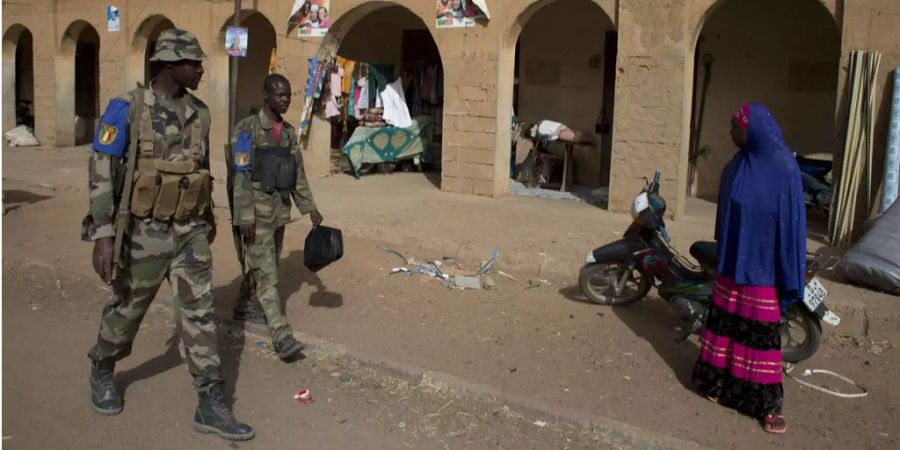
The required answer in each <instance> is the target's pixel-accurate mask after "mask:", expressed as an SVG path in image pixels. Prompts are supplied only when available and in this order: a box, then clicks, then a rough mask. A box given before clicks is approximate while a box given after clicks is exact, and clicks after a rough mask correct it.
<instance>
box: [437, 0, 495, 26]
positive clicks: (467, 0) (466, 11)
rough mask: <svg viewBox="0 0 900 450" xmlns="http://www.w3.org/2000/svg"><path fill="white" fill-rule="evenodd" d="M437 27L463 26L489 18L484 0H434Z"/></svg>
mask: <svg viewBox="0 0 900 450" xmlns="http://www.w3.org/2000/svg"><path fill="white" fill-rule="evenodd" d="M436 1H437V27H438V28H465V27H471V26H473V25H475V21H476V20H483V19H489V18H490V16H489V15H488V12H487V3H486V2H485V1H484V0H436Z"/></svg>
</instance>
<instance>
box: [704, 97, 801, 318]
mask: <svg viewBox="0 0 900 450" xmlns="http://www.w3.org/2000/svg"><path fill="white" fill-rule="evenodd" d="M741 112H742V113H743V115H742V117H743V118H744V120H745V123H746V127H747V128H746V129H747V143H746V145H744V147H743V148H741V149H740V150H739V151H738V152H737V154H735V155H734V158H732V160H731V162H729V163H728V165H726V166H725V169H724V170H723V171H722V179H721V183H720V185H719V205H718V210H717V213H716V241H717V242H718V254H719V267H718V272H719V274H721V275H727V276H730V277H732V278H734V282H735V283H736V284H738V285H750V286H774V287H775V288H777V290H778V294H779V298H780V299H781V308H782V310H784V309H786V308H787V306H788V305H790V304H791V303H793V302H795V301H797V300H800V299H802V298H803V291H804V287H805V286H806V206H805V204H804V200H803V185H802V183H801V181H800V168H799V167H798V165H797V160H796V159H795V158H794V155H793V154H792V153H791V151H790V150H789V149H788V146H787V145H786V144H785V142H784V137H783V136H782V134H781V129H780V128H779V127H778V123H776V122H775V119H774V118H773V117H772V114H771V113H770V112H769V110H768V109H766V107H765V106H762V105H759V104H752V105H749V107H744V108H742V110H741ZM739 113H740V112H739Z"/></svg>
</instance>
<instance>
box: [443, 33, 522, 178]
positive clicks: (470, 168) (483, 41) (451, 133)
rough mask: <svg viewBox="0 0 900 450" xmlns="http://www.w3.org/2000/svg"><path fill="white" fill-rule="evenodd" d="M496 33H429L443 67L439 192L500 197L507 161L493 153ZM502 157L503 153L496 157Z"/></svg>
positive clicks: (495, 143) (496, 61) (495, 122)
mask: <svg viewBox="0 0 900 450" xmlns="http://www.w3.org/2000/svg"><path fill="white" fill-rule="evenodd" d="M497 33H498V28H497V27H495V28H491V27H490V26H487V27H485V26H483V25H481V24H479V25H476V26H475V27H473V28H469V29H465V30H461V29H447V30H433V31H432V34H433V35H434V36H435V41H436V42H437V44H438V48H439V49H440V51H441V58H442V63H443V66H444V126H443V133H444V134H443V146H442V147H443V156H442V163H441V164H442V167H441V190H443V191H445V192H454V193H460V194H476V195H483V196H501V195H505V193H506V190H507V183H508V178H509V173H508V169H507V170H505V171H504V170H502V169H503V167H508V163H509V155H508V149H507V156H506V159H505V161H506V162H505V163H504V162H503V161H500V160H501V159H502V158H500V157H499V156H498V151H497V132H496V130H497V101H498V100H497V91H498V88H497V70H498V55H497V47H498V46H497V39H498V35H497ZM501 153H502V152H501Z"/></svg>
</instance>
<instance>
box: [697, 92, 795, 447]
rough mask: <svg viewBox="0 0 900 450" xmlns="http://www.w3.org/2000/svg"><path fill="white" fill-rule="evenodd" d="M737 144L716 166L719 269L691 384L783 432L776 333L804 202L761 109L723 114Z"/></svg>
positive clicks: (791, 288)
mask: <svg viewBox="0 0 900 450" xmlns="http://www.w3.org/2000/svg"><path fill="white" fill-rule="evenodd" d="M731 136H732V140H733V141H734V143H735V145H737V146H738V147H740V150H739V151H738V152H737V154H735V156H734V158H733V159H732V160H731V162H729V163H728V165H726V166H725V169H724V170H723V171H722V179H721V184H720V186H719V204H718V211H717V214H716V241H717V242H718V256H719V267H718V270H717V276H716V281H715V287H714V290H713V302H712V303H713V304H712V306H711V307H710V311H709V318H708V319H707V323H706V330H705V331H704V333H703V335H702V338H701V347H700V358H699V360H698V361H697V364H696V366H694V373H693V381H694V383H695V384H696V385H697V388H698V389H699V391H700V393H701V394H703V395H704V396H706V397H707V398H708V399H710V400H712V401H714V402H717V403H720V404H722V405H725V406H728V407H732V408H735V409H737V410H738V411H740V412H742V413H744V414H747V415H750V416H752V417H755V418H758V419H759V420H760V422H761V423H762V426H763V428H764V429H765V430H766V431H768V432H770V433H778V434H781V433H784V432H785V431H787V424H786V422H785V420H784V416H783V415H782V402H783V398H784V391H783V389H782V386H781V335H780V334H779V327H778V322H779V320H780V319H781V313H782V311H784V310H785V309H786V308H787V307H788V305H790V304H791V303H793V302H795V301H797V300H800V299H802V298H803V290H804V287H805V284H806V280H805V276H806V208H805V205H804V201H803V186H802V184H801V181H800V169H799V167H798V166H797V161H796V160H795V159H794V156H793V154H792V153H791V151H790V150H789V149H788V146H787V145H786V144H785V143H784V138H783V136H782V134H781V129H780V128H779V127H778V124H777V123H776V122H775V119H774V118H773V117H772V114H771V113H770V112H769V111H768V110H767V109H766V108H765V107H764V106H762V105H758V104H752V105H744V106H742V107H741V108H740V109H738V111H737V112H736V113H735V114H734V116H733V117H732V119H731Z"/></svg>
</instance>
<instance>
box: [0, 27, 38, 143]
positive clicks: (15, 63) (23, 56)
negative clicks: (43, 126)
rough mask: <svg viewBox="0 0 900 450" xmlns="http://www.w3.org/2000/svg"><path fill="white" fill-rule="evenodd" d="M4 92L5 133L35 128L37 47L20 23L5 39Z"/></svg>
mask: <svg viewBox="0 0 900 450" xmlns="http://www.w3.org/2000/svg"><path fill="white" fill-rule="evenodd" d="M3 91H4V92H6V95H5V96H4V97H3V131H7V130H9V129H10V128H13V127H15V126H17V125H20V124H22V125H26V126H28V127H30V128H32V129H34V126H35V124H34V45H33V39H32V36H31V32H30V31H29V30H28V29H27V28H25V27H24V26H22V25H19V24H15V25H13V26H11V27H9V29H7V30H6V33H5V34H4V36H3ZM10 92H14V95H10V94H9V93H10Z"/></svg>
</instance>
